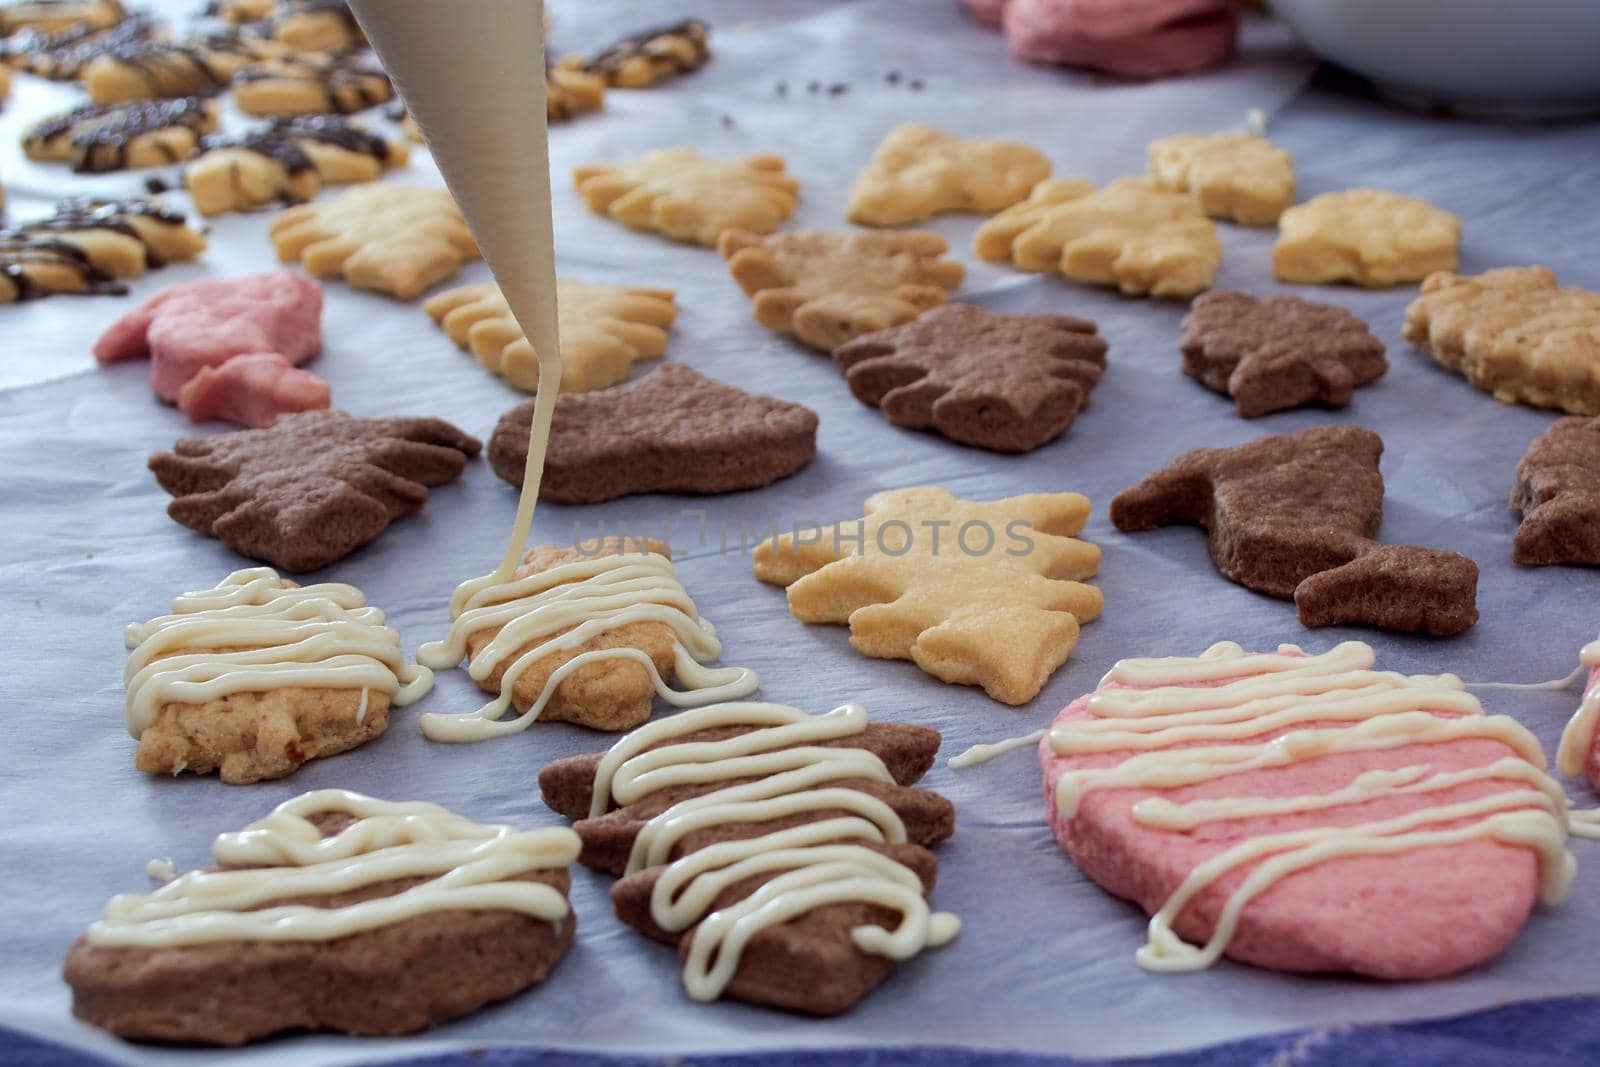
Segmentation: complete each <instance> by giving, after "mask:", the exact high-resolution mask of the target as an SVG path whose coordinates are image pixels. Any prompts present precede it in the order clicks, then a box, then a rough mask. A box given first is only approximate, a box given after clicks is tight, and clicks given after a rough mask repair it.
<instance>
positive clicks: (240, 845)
mask: <svg viewBox="0 0 1600 1067" xmlns="http://www.w3.org/2000/svg"><path fill="white" fill-rule="evenodd" d="M323 813H334V814H344V815H349V816H352V817H354V818H355V819H356V821H355V822H353V823H351V824H350V825H349V826H347V827H345V828H344V829H342V830H340V831H339V832H338V833H336V834H334V835H332V836H330V837H324V836H323V834H322V831H321V830H319V829H318V828H317V826H316V825H315V824H314V823H313V822H311V821H310V820H311V816H314V815H318V814H323ZM580 844H581V842H580V841H579V839H578V835H577V834H575V833H573V832H572V831H571V830H568V829H544V830H517V829H515V828H513V827H510V826H481V825H479V824H477V823H475V822H472V821H471V820H469V819H465V818H463V817H462V816H460V815H456V814H454V813H453V812H450V811H448V810H446V809H445V808H441V807H439V806H438V805H436V804H427V803H422V802H420V801H413V802H404V803H400V802H393V801H386V800H377V799H374V798H372V797H368V796H363V795H361V794H359V793H352V792H349V791H347V790H343V789H322V790H318V791H316V792H312V793H304V794H302V795H300V796H298V797H295V798H294V799H293V800H289V801H286V802H284V803H283V804H280V805H278V807H277V808H275V809H274V810H273V811H272V813H271V814H270V815H268V816H267V817H266V818H264V819H260V820H258V821H256V822H254V823H251V824H250V825H249V826H247V827H245V828H244V829H243V830H241V831H239V832H237V833H228V834H222V835H220V836H218V837H217V839H216V842H215V844H214V845H213V846H212V853H213V854H214V855H215V856H216V858H217V862H218V863H221V864H225V865H228V866H226V867H224V868H223V869H220V870H199V871H190V872H189V873H187V874H184V875H181V876H180V877H178V878H176V879H174V880H173V881H171V882H168V883H167V884H166V885H164V886H162V887H161V888H159V889H157V890H155V891H154V892H152V893H147V894H139V895H134V894H124V895H121V896H116V897H112V898H111V901H110V903H108V904H107V905H106V911H105V917H104V918H102V919H100V920H99V921H97V922H95V923H94V924H92V925H91V926H90V927H89V931H88V937H89V943H90V944H93V945H99V946H106V947H144V948H158V947H170V946H178V945H199V944H205V943H207V942H214V941H241V940H248V941H329V940H333V939H334V938H340V937H347V936H349V935H350V934H355V933H360V932H361V931H364V930H373V929H377V928H378V927H382V926H389V925H391V924H393V923H397V922H402V921H404V920H406V919H410V918H414V917H416V916H418V915H424V914H427V913H429V912H436V911H450V910H461V909H469V908H492V909H497V910H506V911H516V912H521V913H522V914H524V915H529V916H532V917H534V918H536V919H542V920H545V921H547V922H560V921H561V920H563V919H565V918H566V916H567V913H568V904H567V899H566V897H565V896H563V895H562V894H561V892H560V891H558V890H557V889H556V888H555V887H554V886H551V885H547V884H545V883H543V882H537V881H529V880H526V879H522V878H519V877H518V876H519V875H522V874H525V873H527V872H528V871H533V870H547V869H554V868H561V867H566V866H567V865H568V864H570V863H571V862H572V861H573V860H574V859H576V858H577V856H578V850H579V847H580ZM412 878H425V879H427V880H426V881H423V882H419V883H417V884H416V885H413V886H410V887H408V888H406V889H403V890H401V891H400V892H398V893H394V894H392V895H389V896H381V897H374V898H372V899H369V900H363V901H360V902H357V903H353V904H347V905H344V906H342V907H328V908H319V907H313V906H310V905H305V904H292V903H274V902H275V901H287V900H293V899H295V898H302V897H308V896H320V895H329V894H339V893H348V892H350V891H352V890H357V889H361V888H363V887H366V886H370V885H374V884H376V883H379V882H388V881H393V880H398V879H412Z"/></svg>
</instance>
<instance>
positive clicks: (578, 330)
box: [422, 278, 677, 394]
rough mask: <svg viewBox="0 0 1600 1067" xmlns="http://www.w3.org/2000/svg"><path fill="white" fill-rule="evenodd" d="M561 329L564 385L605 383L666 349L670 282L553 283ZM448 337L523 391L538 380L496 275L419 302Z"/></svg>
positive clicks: (578, 389) (565, 388) (570, 388)
mask: <svg viewBox="0 0 1600 1067" xmlns="http://www.w3.org/2000/svg"><path fill="white" fill-rule="evenodd" d="M556 300H557V306H558V310H557V312H556V326H557V329H558V331H559V332H560V336H561V392H562V393H563V394H566V393H582V392H587V391H588V390H590V389H604V388H605V387H606V386H608V385H613V384H615V383H616V382H620V381H621V380H622V379H624V378H626V377H627V376H628V371H630V370H631V369H633V365H634V363H636V362H637V361H639V360H641V359H655V358H657V357H658V356H661V355H663V354H665V353H666V351H667V327H668V326H671V325H672V320H673V319H674V318H675V317H676V316H677V308H676V307H675V306H674V304H673V293H672V290H671V289H641V288H637V287H633V286H614V285H588V284H586V283H584V282H577V281H571V280H570V279H566V278H562V279H560V280H558V281H557V282H556ZM422 310H424V311H426V312H427V313H428V314H429V316H431V317H432V319H433V321H434V322H437V323H438V324H439V325H440V327H442V328H443V329H444V331H445V332H446V333H447V334H449V335H450V340H452V341H454V342H455V343H456V344H458V345H460V346H461V347H462V348H466V349H470V350H471V352H472V354H473V355H475V356H477V357H478V362H480V363H482V364H483V366H484V369H485V370H487V371H489V372H490V373H491V374H498V375H500V376H501V377H503V378H504V379H505V380H506V381H507V382H509V383H510V384H512V385H514V386H516V387H517V388H518V389H521V390H523V391H525V392H530V393H531V392H533V391H534V390H535V389H537V388H538V387H539V357H538V356H537V355H535V354H534V351H533V345H532V344H530V343H529V342H528V339H527V338H526V337H524V336H523V333H522V327H520V326H518V325H517V320H516V319H515V318H514V317H513V316H512V314H511V307H510V306H509V305H508V304H507V303H506V298H505V296H504V295H503V294H502V293H501V292H500V288H499V287H498V286H497V285H495V284H494V283H493V282H484V283H482V284H480V285H462V286H459V287H457V288H455V289H446V290H445V291H444V292H442V293H438V294H436V295H434V296H431V297H429V298H428V299H427V301H426V302H424V303H423V305H422Z"/></svg>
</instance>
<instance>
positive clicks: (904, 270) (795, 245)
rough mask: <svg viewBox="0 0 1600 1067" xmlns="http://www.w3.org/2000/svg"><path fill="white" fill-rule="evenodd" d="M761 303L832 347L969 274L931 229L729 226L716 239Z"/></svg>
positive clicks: (771, 318)
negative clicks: (768, 230) (767, 230)
mask: <svg viewBox="0 0 1600 1067" xmlns="http://www.w3.org/2000/svg"><path fill="white" fill-rule="evenodd" d="M717 250H718V251H719V252H721V253H722V255H723V258H725V259H726V260H727V261H728V272H729V273H730V274H732V275H733V279H734V281H736V282H738V283H739V288H741V289H743V290H744V291H745V294H746V295H747V296H749V297H750V298H751V299H752V300H753V301H754V304H755V316H756V321H758V322H760V323H761V325H763V326H765V327H766V328H767V329H769V330H773V331H775V332H777V333H784V334H790V335H792V336H794V337H795V338H797V339H799V340H801V341H804V342H805V343H806V344H808V345H811V346H812V347H813V348H820V349H822V350H824V351H827V352H831V351H833V350H834V349H835V348H837V347H839V346H840V345H842V344H844V343H845V342H846V341H849V340H852V339H853V338H856V337H860V336H861V335H862V334H864V333H871V332H872V331H873V330H886V329H888V328H889V327H890V326H899V325H900V324H902V323H906V322H910V321H911V320H912V319H914V318H916V317H917V316H918V315H920V314H922V313H923V312H924V311H927V310H928V309H929V308H932V307H938V306H939V305H940V304H943V303H944V302H945V300H946V299H948V297H949V294H950V292H951V291H952V290H953V289H955V287H956V286H958V285H960V284H961V279H962V277H963V275H964V274H965V273H966V270H965V268H964V267H962V266H961V264H960V263H957V262H956V261H955V260H953V259H944V258H942V257H943V256H944V253H946V252H948V251H949V250H950V245H949V243H948V242H947V241H946V240H945V239H944V238H943V237H940V236H939V235H938V234H936V233H929V232H928V231H926V230H902V231H897V232H893V233H813V232H809V231H801V232H796V233H775V234H769V235H767V236H765V237H763V236H760V235H757V234H753V233H747V232H745V231H743V230H728V231H727V232H725V233H724V234H723V235H722V240H721V241H720V242H718V244H717Z"/></svg>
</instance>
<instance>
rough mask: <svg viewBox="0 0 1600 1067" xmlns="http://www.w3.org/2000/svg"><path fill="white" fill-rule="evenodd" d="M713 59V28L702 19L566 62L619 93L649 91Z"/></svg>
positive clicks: (630, 38) (633, 36) (647, 32)
mask: <svg viewBox="0 0 1600 1067" xmlns="http://www.w3.org/2000/svg"><path fill="white" fill-rule="evenodd" d="M710 58H711V28H710V27H709V26H707V25H706V24H705V23H704V22H701V21H700V20H699V19H684V20H683V21H682V22H675V23H672V24H670V25H666V26H655V27H652V28H651V29H647V30H640V31H638V32H635V33H630V34H629V35H628V36H626V37H624V38H622V39H621V40H619V41H617V42H616V43H614V44H612V45H610V46H608V47H606V48H604V49H602V50H601V51H599V52H597V53H595V55H594V56H593V57H592V58H590V59H587V60H584V59H581V58H578V57H569V58H568V59H567V60H564V61H563V62H566V63H571V64H576V65H580V66H582V68H583V69H584V70H585V71H588V72H590V73H592V74H595V75H597V76H598V77H601V78H604V79H605V81H606V83H607V84H608V85H613V86H616V87H617V88H618V89H648V88H650V87H651V86H653V85H655V84H657V83H658V82H661V81H664V80H666V79H667V78H675V77H677V76H678V75H680V74H688V73H690V72H691V71H696V70H699V69H700V68H701V67H703V66H705V65H706V61H707V60H709V59H710Z"/></svg>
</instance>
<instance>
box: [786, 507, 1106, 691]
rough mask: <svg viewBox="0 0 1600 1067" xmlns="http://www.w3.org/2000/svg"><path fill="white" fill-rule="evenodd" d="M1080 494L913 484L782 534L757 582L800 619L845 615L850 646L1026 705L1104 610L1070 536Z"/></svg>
mask: <svg viewBox="0 0 1600 1067" xmlns="http://www.w3.org/2000/svg"><path fill="white" fill-rule="evenodd" d="M1088 515H1089V501H1088V500H1087V499H1085V498H1084V497H1082V496H1080V495H1079V494H1077V493H1032V494H1029V495H1027V496H1014V497H1007V498H1005V499H1003V500H995V501H989V502H975V501H968V500H960V499H957V498H956V497H955V496H954V495H952V494H951V493H950V492H949V491H948V490H945V489H940V488H937V487H933V486H916V487H912V488H909V489H894V490H889V491H887V492H883V493H877V494H875V495H873V496H871V497H868V498H867V503H866V517H865V518H864V519H862V520H860V521H859V522H848V521H847V522H841V523H837V524H835V525H834V526H832V527H831V528H824V529H820V530H817V531H815V533H816V536H815V537H814V538H813V537H810V536H807V537H804V538H800V537H796V536H795V535H794V534H784V535H782V536H781V537H779V538H777V539H776V540H767V541H763V542H762V543H761V544H760V545H758V546H756V550H755V573H756V577H757V578H759V579H761V580H762V581H764V582H771V583H772V584H774V585H782V586H787V587H788V590H789V610H790V611H792V612H793V613H794V616H795V618H797V619H799V620H801V621H802V622H831V623H849V625H850V644H851V645H852V646H854V647H855V649H856V650H857V651H859V652H863V653H865V654H866V655H868V656H876V657H879V658H882V659H909V660H912V661H914V662H915V663H916V664H917V666H919V667H921V668H922V669H923V670H925V671H927V672H928V673H929V674H931V675H933V676H934V677H936V678H939V679H942V680H943V681H946V682H952V683H955V684H957V685H980V686H982V687H983V690H984V692H985V693H987V694H989V696H990V697H992V698H994V699H995V700H999V701H1002V702H1004V703H1007V704H1025V703H1027V702H1028V701H1029V700H1032V699H1033V698H1034V696H1035V695H1036V694H1037V693H1038V692H1039V689H1040V687H1042V686H1043V685H1044V683H1045V679H1047V678H1049V677H1050V674H1051V673H1052V672H1053V671H1054V670H1055V669H1056V668H1057V667H1059V666H1061V664H1062V663H1064V662H1065V661H1066V658H1067V655H1068V653H1070V652H1071V651H1072V648H1073V646H1074V645H1075V644H1077V641H1078V624H1079V623H1080V622H1088V621H1090V620H1092V619H1094V618H1097V617H1098V616H1099V614H1100V605H1101V597H1100V590H1098V589H1096V588H1094V587H1093V586H1089V585H1083V584H1081V582H1080V581H1079V580H1078V579H1083V578H1089V577H1092V576H1093V575H1094V573H1095V571H1096V569H1098V567H1099V564H1100V549H1099V548H1097V547H1095V546H1094V545H1092V544H1090V543H1088V542H1087V541H1079V540H1077V539H1076V538H1075V537H1074V536H1073V535H1075V534H1077V533H1078V532H1079V531H1081V530H1082V529H1083V523H1084V520H1085V519H1086V518H1087V517H1088Z"/></svg>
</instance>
